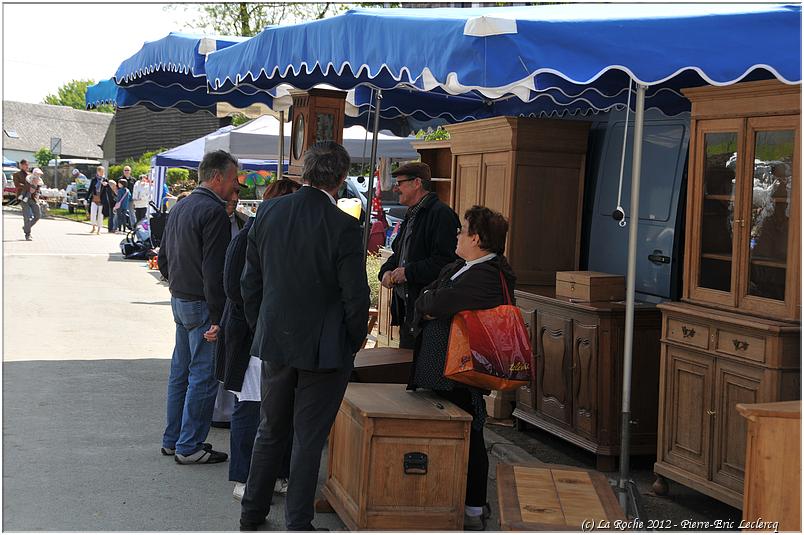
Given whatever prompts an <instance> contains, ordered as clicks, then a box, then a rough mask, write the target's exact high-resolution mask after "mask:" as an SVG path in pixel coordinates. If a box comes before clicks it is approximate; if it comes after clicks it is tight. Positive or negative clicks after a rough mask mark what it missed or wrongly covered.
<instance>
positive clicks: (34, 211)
mask: <svg viewBox="0 0 804 535" xmlns="http://www.w3.org/2000/svg"><path fill="white" fill-rule="evenodd" d="M20 207H21V208H22V231H23V232H24V233H25V235H26V236H28V235H29V234H30V233H31V227H33V226H34V225H36V222H37V221H39V218H40V217H41V213H40V211H39V205H38V204H37V203H36V201H35V200H33V199H28V200H27V201H20Z"/></svg>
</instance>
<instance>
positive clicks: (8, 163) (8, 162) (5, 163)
mask: <svg viewBox="0 0 804 535" xmlns="http://www.w3.org/2000/svg"><path fill="white" fill-rule="evenodd" d="M16 166H17V162H15V161H14V160H9V159H8V158H6V157H5V156H3V167H16Z"/></svg>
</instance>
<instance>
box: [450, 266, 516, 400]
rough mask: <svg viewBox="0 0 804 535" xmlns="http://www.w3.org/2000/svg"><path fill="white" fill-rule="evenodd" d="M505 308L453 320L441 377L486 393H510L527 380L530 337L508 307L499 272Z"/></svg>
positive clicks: (461, 315)
mask: <svg viewBox="0 0 804 535" xmlns="http://www.w3.org/2000/svg"><path fill="white" fill-rule="evenodd" d="M500 281H501V282H502V287H503V293H504V294H505V301H506V303H507V304H505V305H500V306H498V307H495V308H489V309H486V310H464V311H462V312H458V313H457V314H455V316H454V317H453V319H452V325H451V327H450V333H449V343H448V345H447V358H446V366H445V367H444V377H446V378H447V379H452V380H453V381H457V382H459V383H463V384H466V385H469V386H474V387H476V388H482V389H485V390H513V389H515V388H519V387H520V386H523V385H526V384H528V381H529V379H530V366H531V347H530V336H529V335H528V330H527V328H526V327H525V322H524V321H523V320H522V314H521V313H520V311H519V308H517V307H516V306H515V305H512V304H511V296H510V295H509V293H508V284H506V281H505V279H504V278H503V275H502V272H500Z"/></svg>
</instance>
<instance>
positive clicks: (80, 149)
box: [3, 100, 114, 159]
mask: <svg viewBox="0 0 804 535" xmlns="http://www.w3.org/2000/svg"><path fill="white" fill-rule="evenodd" d="M112 117H114V115H112V114H111V113H100V112H93V111H83V110H76V109H74V108H69V107H67V106H52V105H50V104H31V103H28V102H14V101H10V100H4V101H3V148H4V149H12V150H24V151H30V152H36V151H37V150H39V149H41V148H42V147H46V148H50V138H51V137H60V138H61V155H62V156H74V157H84V158H96V159H97V158H103V149H101V147H100V145H101V143H103V138H104V136H105V135H106V130H107V129H108V128H109V123H110V122H111V121H112ZM11 132H16V135H17V136H18V137H12V136H13V133H12V136H10V135H9V133H11Z"/></svg>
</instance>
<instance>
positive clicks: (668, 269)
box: [586, 110, 689, 302]
mask: <svg viewBox="0 0 804 535" xmlns="http://www.w3.org/2000/svg"><path fill="white" fill-rule="evenodd" d="M632 117H633V115H632V116H631V117H629V119H630V120H629V125H628V146H627V153H626V159H625V166H624V171H623V187H622V200H621V205H622V207H623V208H624V209H625V213H626V221H629V222H630V219H631V218H630V214H629V213H628V212H629V208H630V203H631V201H630V199H631V155H632V152H633V120H632ZM624 125H625V113H624V112H614V113H611V114H609V116H608V122H607V123H605V124H598V125H597V127H599V128H605V135H604V140H603V146H602V150H601V154H600V161H599V162H596V163H597V165H596V166H594V168H593V172H595V173H596V177H595V184H596V191H595V196H594V207H593V209H592V211H591V213H589V214H588V216H589V217H588V218H587V220H588V224H589V225H590V228H589V229H588V233H586V235H587V236H588V246H589V249H588V269H590V270H592V271H602V272H605V273H617V274H621V275H625V273H626V271H627V260H628V259H627V255H628V233H629V232H628V226H625V227H620V226H619V225H618V222H617V221H615V220H614V219H613V218H612V217H611V214H612V212H613V211H614V209H615V208H616V207H617V189H618V184H619V179H620V160H621V155H622V144H623V129H624ZM688 149H689V114H686V113H685V114H682V115H678V116H675V117H666V116H664V115H662V114H661V113H659V112H656V111H653V110H651V111H649V112H647V113H646V114H645V123H644V143H643V148H642V178H641V180H642V182H641V188H640V209H639V231H638V236H639V238H638V243H637V279H636V291H637V293H638V294H642V295H639V296H638V298H640V299H643V300H647V301H654V302H655V301H660V300H664V299H676V298H678V296H677V295H672V292H673V288H672V280H673V273H674V272H676V273H677V272H678V271H679V270H680V266H681V263H680V262H681V258H677V257H676V256H677V255H676V251H679V250H680V248H679V247H678V243H677V242H676V240H677V239H678V240H681V239H682V236H676V229H677V228H678V223H680V221H678V220H677V218H678V215H679V202H683V199H680V193H681V191H682V187H683V184H682V182H683V178H684V176H685V170H686V165H687V152H688ZM649 256H651V259H649V258H648V257H649Z"/></svg>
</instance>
